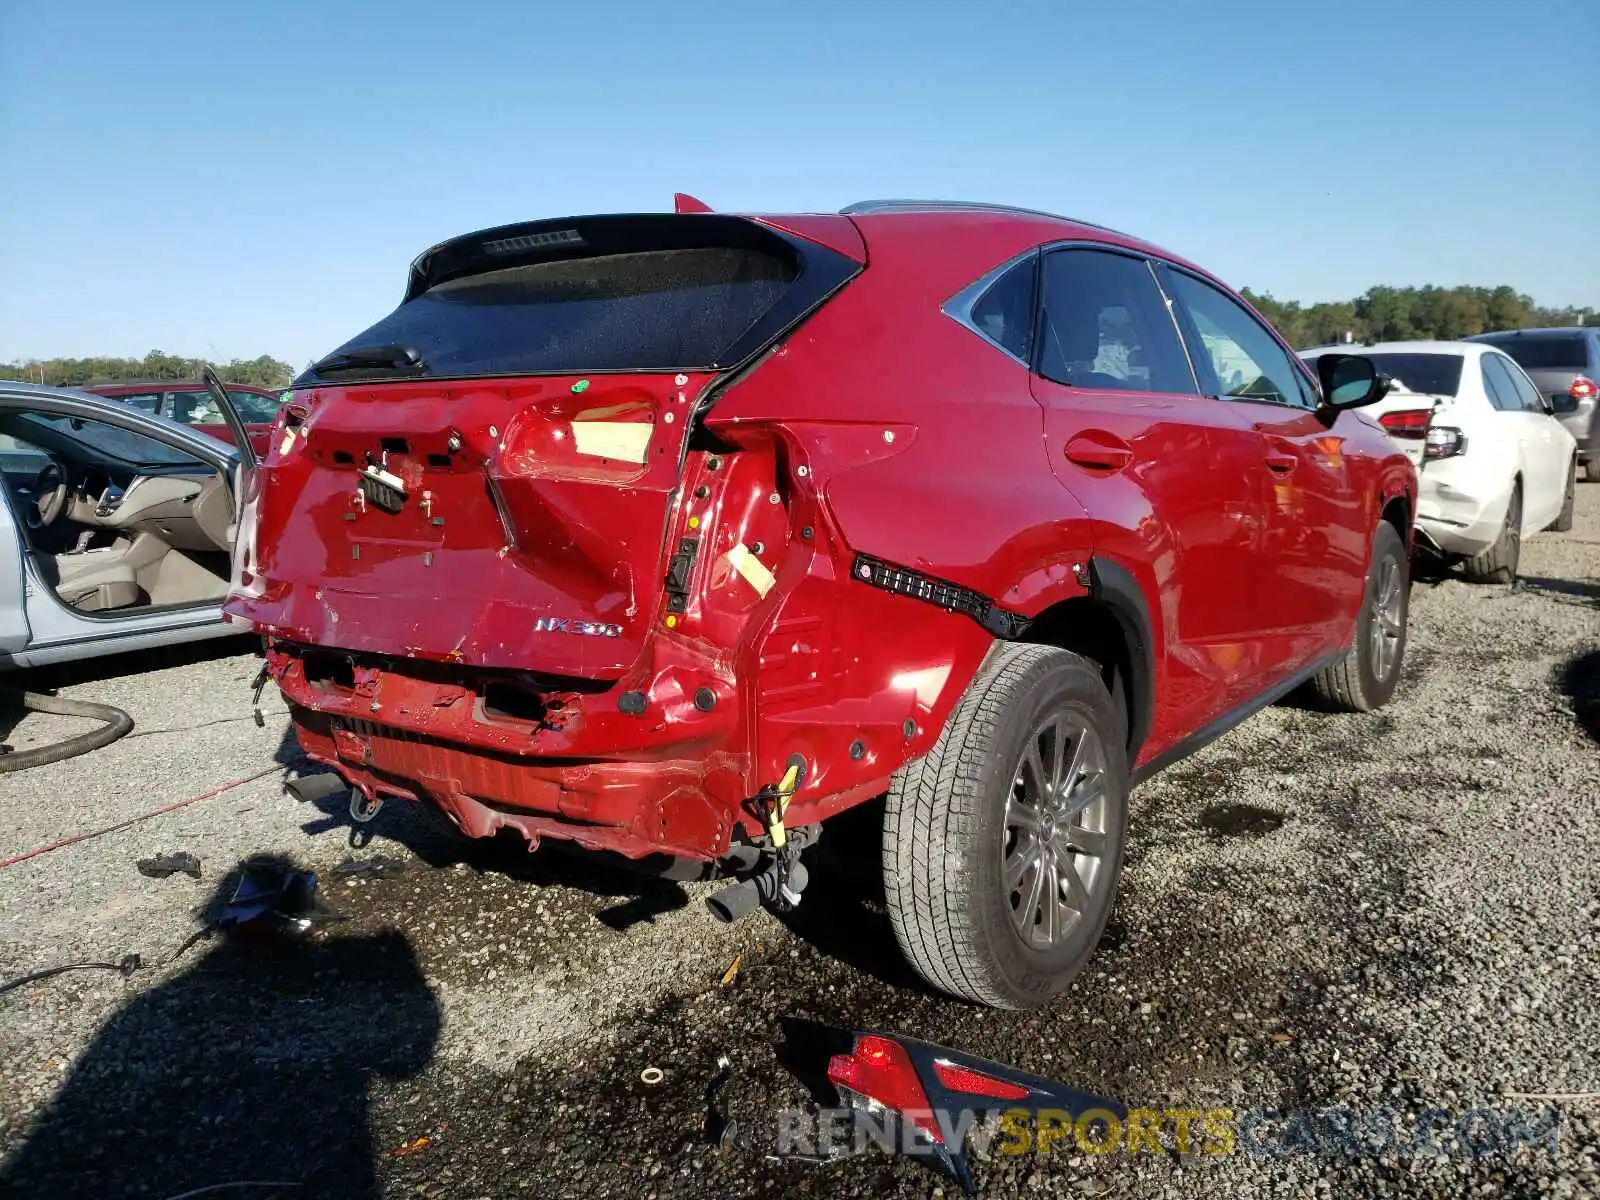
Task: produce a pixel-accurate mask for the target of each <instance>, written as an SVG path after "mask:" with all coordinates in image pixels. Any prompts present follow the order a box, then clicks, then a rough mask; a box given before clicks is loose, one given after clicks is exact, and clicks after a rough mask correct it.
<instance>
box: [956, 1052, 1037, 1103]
mask: <svg viewBox="0 0 1600 1200" xmlns="http://www.w3.org/2000/svg"><path fill="white" fill-rule="evenodd" d="M933 1073H934V1074H935V1075H936V1076H938V1078H939V1082H940V1084H942V1085H943V1086H945V1087H947V1088H949V1089H950V1090H951V1091H952V1092H964V1093H966V1094H967V1095H969V1096H989V1097H992V1098H993V1099H995V1100H1026V1099H1027V1098H1028V1095H1029V1091H1028V1089H1027V1088H1025V1087H1023V1086H1022V1085H1021V1084H1020V1083H1012V1082H1011V1081H1010V1080H1008V1079H996V1078H995V1077H994V1076H993V1075H985V1074H984V1073H983V1072H982V1071H974V1070H973V1069H972V1068H971V1067H959V1066H957V1065H956V1064H955V1063H948V1062H945V1061H944V1060H943V1059H936V1060H935V1061H934V1064H933Z"/></svg>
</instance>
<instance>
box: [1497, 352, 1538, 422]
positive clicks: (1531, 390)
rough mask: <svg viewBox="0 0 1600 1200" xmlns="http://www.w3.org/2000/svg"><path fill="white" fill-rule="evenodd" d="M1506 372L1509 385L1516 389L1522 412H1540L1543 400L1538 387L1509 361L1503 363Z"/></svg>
mask: <svg viewBox="0 0 1600 1200" xmlns="http://www.w3.org/2000/svg"><path fill="white" fill-rule="evenodd" d="M1503 365H1504V366H1505V368H1506V374H1507V375H1509V376H1511V386H1512V387H1513V388H1515V389H1516V393H1517V401H1518V407H1519V408H1521V409H1522V411H1523V412H1531V413H1542V412H1543V411H1544V401H1543V400H1542V399H1540V397H1539V389H1538V388H1536V387H1534V386H1533V380H1531V379H1529V378H1528V376H1527V373H1526V372H1525V371H1523V370H1521V369H1520V368H1518V367H1516V366H1513V365H1512V364H1510V363H1506V364H1503Z"/></svg>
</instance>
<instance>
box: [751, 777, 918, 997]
mask: <svg viewBox="0 0 1600 1200" xmlns="http://www.w3.org/2000/svg"><path fill="white" fill-rule="evenodd" d="M883 806H884V800H883V799H882V798H880V799H877V800H874V801H871V802H869V803H866V804H858V805H856V807H854V808H852V809H848V810H846V811H845V812H842V813H839V814H838V815H837V816H835V817H832V818H830V819H829V821H828V823H827V825H826V827H825V832H824V833H823V836H822V838H821V840H820V841H818V843H817V845H816V847H815V848H814V849H811V850H809V851H807V852H806V865H807V868H808V869H809V870H810V872H811V882H810V884H809V885H808V886H807V887H806V891H805V899H804V901H803V902H802V903H801V904H800V907H798V908H796V909H794V910H793V911H792V912H787V913H783V914H780V915H779V917H778V919H779V920H780V921H781V922H782V923H783V924H784V926H785V927H787V928H788V930H789V931H790V932H791V933H793V934H794V935H795V936H796V937H798V938H800V939H801V940H802V941H806V942H809V943H810V944H811V945H812V947H813V948H815V949H816V950H817V951H819V952H820V953H822V954H824V955H826V956H827V957H828V958H831V959H833V960H835V961H836V962H839V963H841V964H843V965H845V966H848V967H854V968H855V969H856V970H858V971H861V972H863V973H865V974H867V975H870V976H872V977H873V978H874V979H876V980H878V981H879V982H880V983H886V984H888V985H889V986H890V987H893V988H898V989H901V990H904V991H908V992H913V993H917V994H921V995H925V996H933V995H936V994H937V993H935V992H934V991H933V990H932V989H931V988H929V987H928V985H927V984H926V983H924V982H923V980H922V978H921V976H919V975H917V973H916V972H914V971H913V970H912V969H911V967H910V966H909V964H907V962H906V959H905V955H903V954H901V953H900V947H899V946H898V945H897V944H896V943H895V939H894V926H893V925H891V924H890V922H889V912H888V907H887V901H886V899H885V897H884V891H883Z"/></svg>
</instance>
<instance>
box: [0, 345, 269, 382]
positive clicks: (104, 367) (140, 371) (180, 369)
mask: <svg viewBox="0 0 1600 1200" xmlns="http://www.w3.org/2000/svg"><path fill="white" fill-rule="evenodd" d="M208 366H209V367H211V368H212V369H213V370H215V371H216V373H217V374H218V375H219V376H220V377H221V378H222V379H223V381H224V382H226V383H244V384H252V385H254V386H256V387H265V388H283V387H288V386H289V381H290V380H291V379H293V378H294V368H293V367H291V366H290V365H289V364H288V363H286V362H283V361H282V360H281V359H276V358H273V357H271V356H270V355H266V354H263V355H262V356H261V357H260V358H249V359H245V358H235V359H233V360H231V361H229V362H225V363H214V362H210V361H209V360H207V359H204V358H184V357H182V356H181V355H177V354H167V353H165V352H163V351H161V350H152V351H150V353H149V354H146V355H145V356H144V357H143V358H110V357H104V356H97V357H94V358H47V359H42V360H40V359H30V360H29V361H27V362H21V363H0V379H26V380H28V381H29V382H32V383H47V384H50V385H51V386H52V387H81V386H83V385H84V384H88V383H109V382H111V381H112V380H114V379H139V380H145V379H149V380H159V379H199V378H200V373H201V371H203V370H204V369H205V368H206V367H208Z"/></svg>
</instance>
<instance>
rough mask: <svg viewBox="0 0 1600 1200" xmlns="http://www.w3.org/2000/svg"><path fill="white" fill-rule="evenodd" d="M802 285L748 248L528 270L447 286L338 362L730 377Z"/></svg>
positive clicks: (480, 371) (793, 261)
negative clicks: (742, 351) (715, 370)
mask: <svg viewBox="0 0 1600 1200" xmlns="http://www.w3.org/2000/svg"><path fill="white" fill-rule="evenodd" d="M798 274H799V263H798V260H797V258H796V257H794V256H786V255H782V254H779V253H775V252H769V251H767V250H764V249H757V248H752V247H748V246H742V247H720V246H715V247H687V248H674V249H665V250H644V251H639V252H633V253H623V254H607V255H601V256H595V257H583V258H569V259H564V260H559V261H555V262H535V263H528V264H524V265H521V266H512V267H505V268H501V269H499V270H493V271H487V272H481V273H477V274H472V275H467V276H464V277H462V278H458V279H451V280H447V281H446V282H443V283H440V284H437V285H435V286H434V287H432V288H429V289H428V290H427V291H425V292H423V293H422V294H421V295H418V296H416V297H415V298H414V299H412V300H409V301H407V302H406V303H404V304H402V305H401V306H400V307H399V308H397V309H396V310H395V311H394V312H392V313H391V314H389V316H387V317H385V318H384V319H383V320H381V321H379V322H378V323H377V324H376V325H374V326H373V327H372V328H371V329H368V330H367V331H366V332H365V333H362V334H361V335H359V336H358V337H355V338H352V339H351V340H350V341H349V342H348V343H346V344H345V345H344V346H342V347H341V348H340V350H339V351H335V352H334V353H335V354H338V353H341V352H353V351H356V350H359V349H361V348H363V347H372V346H400V347H405V348H407V349H410V350H414V351H416V352H417V353H418V354H419V355H420V356H421V357H422V360H423V361H424V362H425V363H426V364H427V366H426V374H427V375H428V376H433V377H437V376H463V375H513V374H518V375H520V374H536V373H563V374H564V373H572V372H580V371H651V370H674V369H677V370H686V369H689V368H692V367H709V366H720V365H724V363H723V357H724V355H725V354H726V353H727V352H728V351H729V350H730V348H732V347H733V346H734V344H735V343H736V342H738V340H739V338H740V336H741V335H742V334H744V333H745V332H746V331H747V330H749V329H750V327H751V326H752V325H753V324H755V323H756V321H757V320H759V319H760V318H761V317H762V316H763V315H764V314H765V313H766V312H767V311H768V310H769V309H771V308H772V307H773V305H775V304H776V303H777V302H778V300H779V299H780V298H781V297H782V296H783V295H784V293H785V291H786V290H787V289H788V288H789V286H790V285H791V284H792V283H793V282H794V281H795V279H796V278H797V277H798ZM330 357H331V356H330Z"/></svg>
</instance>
